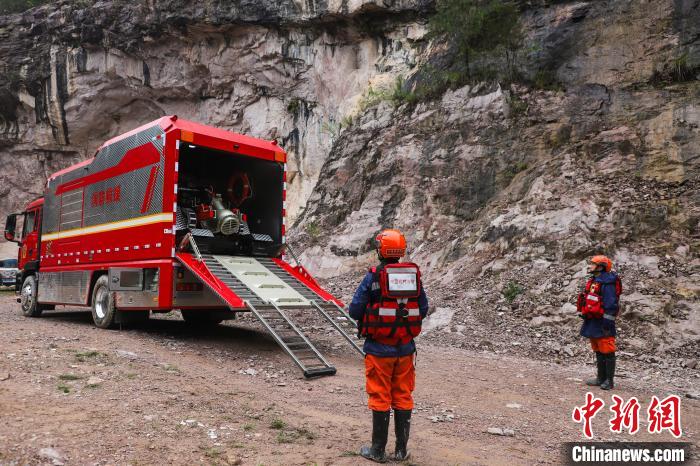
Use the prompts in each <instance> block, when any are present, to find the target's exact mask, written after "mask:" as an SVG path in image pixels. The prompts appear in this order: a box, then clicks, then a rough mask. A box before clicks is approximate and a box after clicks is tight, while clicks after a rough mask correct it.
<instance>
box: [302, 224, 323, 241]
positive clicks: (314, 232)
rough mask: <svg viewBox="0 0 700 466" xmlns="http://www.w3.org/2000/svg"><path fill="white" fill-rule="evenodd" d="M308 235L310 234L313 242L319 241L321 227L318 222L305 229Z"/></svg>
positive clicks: (308, 225)
mask: <svg viewBox="0 0 700 466" xmlns="http://www.w3.org/2000/svg"><path fill="white" fill-rule="evenodd" d="M304 230H306V234H308V235H309V236H310V237H311V239H312V240H317V239H318V238H319V237H320V236H321V227H320V226H319V224H318V222H309V223H307V224H306V227H304Z"/></svg>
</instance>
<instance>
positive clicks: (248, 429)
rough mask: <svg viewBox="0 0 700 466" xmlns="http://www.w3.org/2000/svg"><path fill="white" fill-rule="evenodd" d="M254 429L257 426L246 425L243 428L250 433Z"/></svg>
mask: <svg viewBox="0 0 700 466" xmlns="http://www.w3.org/2000/svg"><path fill="white" fill-rule="evenodd" d="M253 429H255V425H253V424H246V425H244V426H243V430H244V431H246V432H250V431H252V430H253Z"/></svg>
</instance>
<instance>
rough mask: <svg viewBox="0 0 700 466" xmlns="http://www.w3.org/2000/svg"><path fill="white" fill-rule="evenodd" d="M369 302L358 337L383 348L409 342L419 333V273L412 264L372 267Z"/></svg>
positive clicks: (420, 320) (416, 267)
mask: <svg viewBox="0 0 700 466" xmlns="http://www.w3.org/2000/svg"><path fill="white" fill-rule="evenodd" d="M370 272H371V273H372V274H373V276H374V279H373V281H372V289H371V292H370V294H371V296H370V297H371V299H370V301H369V303H368V305H367V309H366V311H365V316H364V319H363V321H362V328H361V332H360V334H361V335H362V336H365V337H370V338H372V339H374V340H377V341H378V342H380V343H384V344H387V345H398V344H405V343H408V342H410V341H411V340H412V339H413V338H414V337H416V336H418V334H419V333H420V331H421V322H422V320H423V318H422V317H421V315H420V309H419V308H418V296H420V293H421V289H420V283H421V281H420V269H419V268H418V266H417V265H416V264H413V263H396V264H386V265H384V266H383V267H380V268H377V267H372V268H371V269H370Z"/></svg>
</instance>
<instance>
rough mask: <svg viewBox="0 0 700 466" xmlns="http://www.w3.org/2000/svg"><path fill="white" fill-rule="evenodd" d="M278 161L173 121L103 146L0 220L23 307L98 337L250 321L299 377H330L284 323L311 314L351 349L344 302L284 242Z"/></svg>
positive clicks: (243, 141)
mask: <svg viewBox="0 0 700 466" xmlns="http://www.w3.org/2000/svg"><path fill="white" fill-rule="evenodd" d="M286 157H287V155H286V153H285V152H284V150H283V149H282V148H281V147H279V146H278V145H277V144H276V143H275V142H274V141H272V142H268V141H263V140H259V139H255V138H252V137H247V136H244V135H240V134H236V133H233V132H229V131H225V130H221V129H218V128H213V127H210V126H205V125H201V124H198V123H194V122H191V121H187V120H184V119H182V118H178V117H177V116H167V117H162V118H160V119H158V120H156V121H153V122H151V123H148V124H146V125H144V126H141V127H139V128H136V129H134V130H133V131H130V132H128V133H125V134H122V135H120V136H117V137H115V138H113V139H110V140H109V141H107V142H105V143H104V144H103V145H102V146H101V147H99V148H98V150H97V152H96V154H95V156H94V157H93V158H91V159H88V160H85V161H83V162H81V163H78V164H76V165H73V166H71V167H69V168H66V169H64V170H61V171H59V172H56V173H54V174H52V175H51V176H49V178H48V180H47V184H46V190H45V193H44V196H43V197H42V198H40V199H37V200H35V201H33V202H31V203H30V204H29V205H27V206H26V208H25V209H24V211H23V212H21V213H17V214H11V215H9V216H8V217H7V221H6V226H5V239H7V240H8V241H14V242H17V243H18V244H19V246H20V249H19V259H18V261H19V264H18V268H19V273H18V274H17V287H18V290H19V291H18V292H19V298H18V302H19V303H20V304H21V307H22V312H23V313H24V315H26V316H29V317H37V316H40V315H41V313H42V312H43V311H44V310H50V309H54V307H55V306H56V305H66V306H84V307H90V308H91V309H92V317H93V321H94V323H95V325H96V326H97V327H100V328H110V327H114V326H115V325H117V324H121V323H124V322H129V321H133V320H145V319H147V318H148V316H149V315H150V313H151V312H155V313H158V312H170V311H172V310H174V309H177V310H180V312H181V313H182V316H183V318H184V319H185V321H187V322H190V323H193V324H198V325H205V324H218V323H220V322H221V321H222V320H224V319H232V318H234V317H235V316H236V314H237V313H239V312H252V313H253V314H254V315H255V316H256V317H257V319H258V320H259V321H260V322H261V324H262V325H263V327H264V328H265V329H266V330H267V331H268V332H269V333H270V334H271V335H272V337H273V338H274V340H275V341H276V342H277V343H278V344H279V345H280V346H281V347H282V348H283V349H284V350H285V351H286V352H287V354H289V355H290V356H291V357H292V359H293V360H294V362H295V363H296V364H297V365H298V366H299V367H300V368H301V369H302V371H303V372H304V375H305V376H307V377H313V376H319V375H329V374H334V373H335V371H336V369H335V367H333V366H332V365H331V364H330V363H329V362H328V361H327V360H326V359H325V357H324V356H323V355H322V354H321V353H320V352H319V350H318V349H317V348H316V346H314V344H313V343H312V342H311V341H310V340H309V338H308V337H307V336H306V335H305V334H304V332H303V331H302V329H301V328H300V326H299V325H297V324H296V323H295V317H294V316H298V315H300V313H307V314H308V313H313V314H314V315H320V316H322V317H323V318H324V319H326V320H327V321H328V322H329V323H330V324H331V325H332V326H333V328H334V329H335V330H337V331H338V332H339V333H340V335H342V336H343V337H344V338H345V339H346V340H347V341H348V342H349V343H350V344H351V345H352V346H353V347H354V348H355V349H356V350H357V351H358V352H360V353H362V350H361V349H360V347H359V346H358V344H357V341H356V340H355V338H354V337H353V336H352V331H351V330H352V328H353V323H352V320H351V319H350V317H349V316H348V315H347V313H346V312H345V310H344V308H343V303H342V302H341V301H340V300H338V299H337V298H336V297H334V296H332V295H331V294H330V293H328V292H327V291H325V290H324V289H323V288H322V287H321V286H320V285H319V284H318V282H317V281H316V280H314V278H313V277H312V276H311V275H310V274H309V273H308V271H307V270H306V269H304V267H303V266H302V265H301V264H299V262H298V260H296V257H295V256H294V254H293V252H292V251H291V248H289V246H288V244H286V241H285V193H286V190H285V187H286ZM20 217H21V220H22V225H23V227H22V232H21V234H20V235H17V234H16V232H15V230H16V226H17V223H18V222H17V220H18V219H19V218H20ZM285 252H287V253H289V255H291V256H292V258H294V260H295V265H294V266H292V265H291V264H290V263H288V262H287V261H286V260H285V258H286V257H287V256H286V255H284V253H285Z"/></svg>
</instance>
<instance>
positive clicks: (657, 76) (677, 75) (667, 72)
mask: <svg viewBox="0 0 700 466" xmlns="http://www.w3.org/2000/svg"><path fill="white" fill-rule="evenodd" d="M698 74H700V65H696V66H691V65H690V64H689V63H688V52H683V53H681V54H680V55H678V56H677V57H676V58H674V59H673V60H671V61H670V62H669V63H666V64H665V65H664V66H663V68H662V69H660V70H659V69H657V70H655V71H654V73H653V74H652V76H651V78H650V82H651V83H652V84H653V85H655V86H662V85H664V84H673V83H682V82H686V81H692V80H694V79H696V77H697V76H698Z"/></svg>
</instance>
